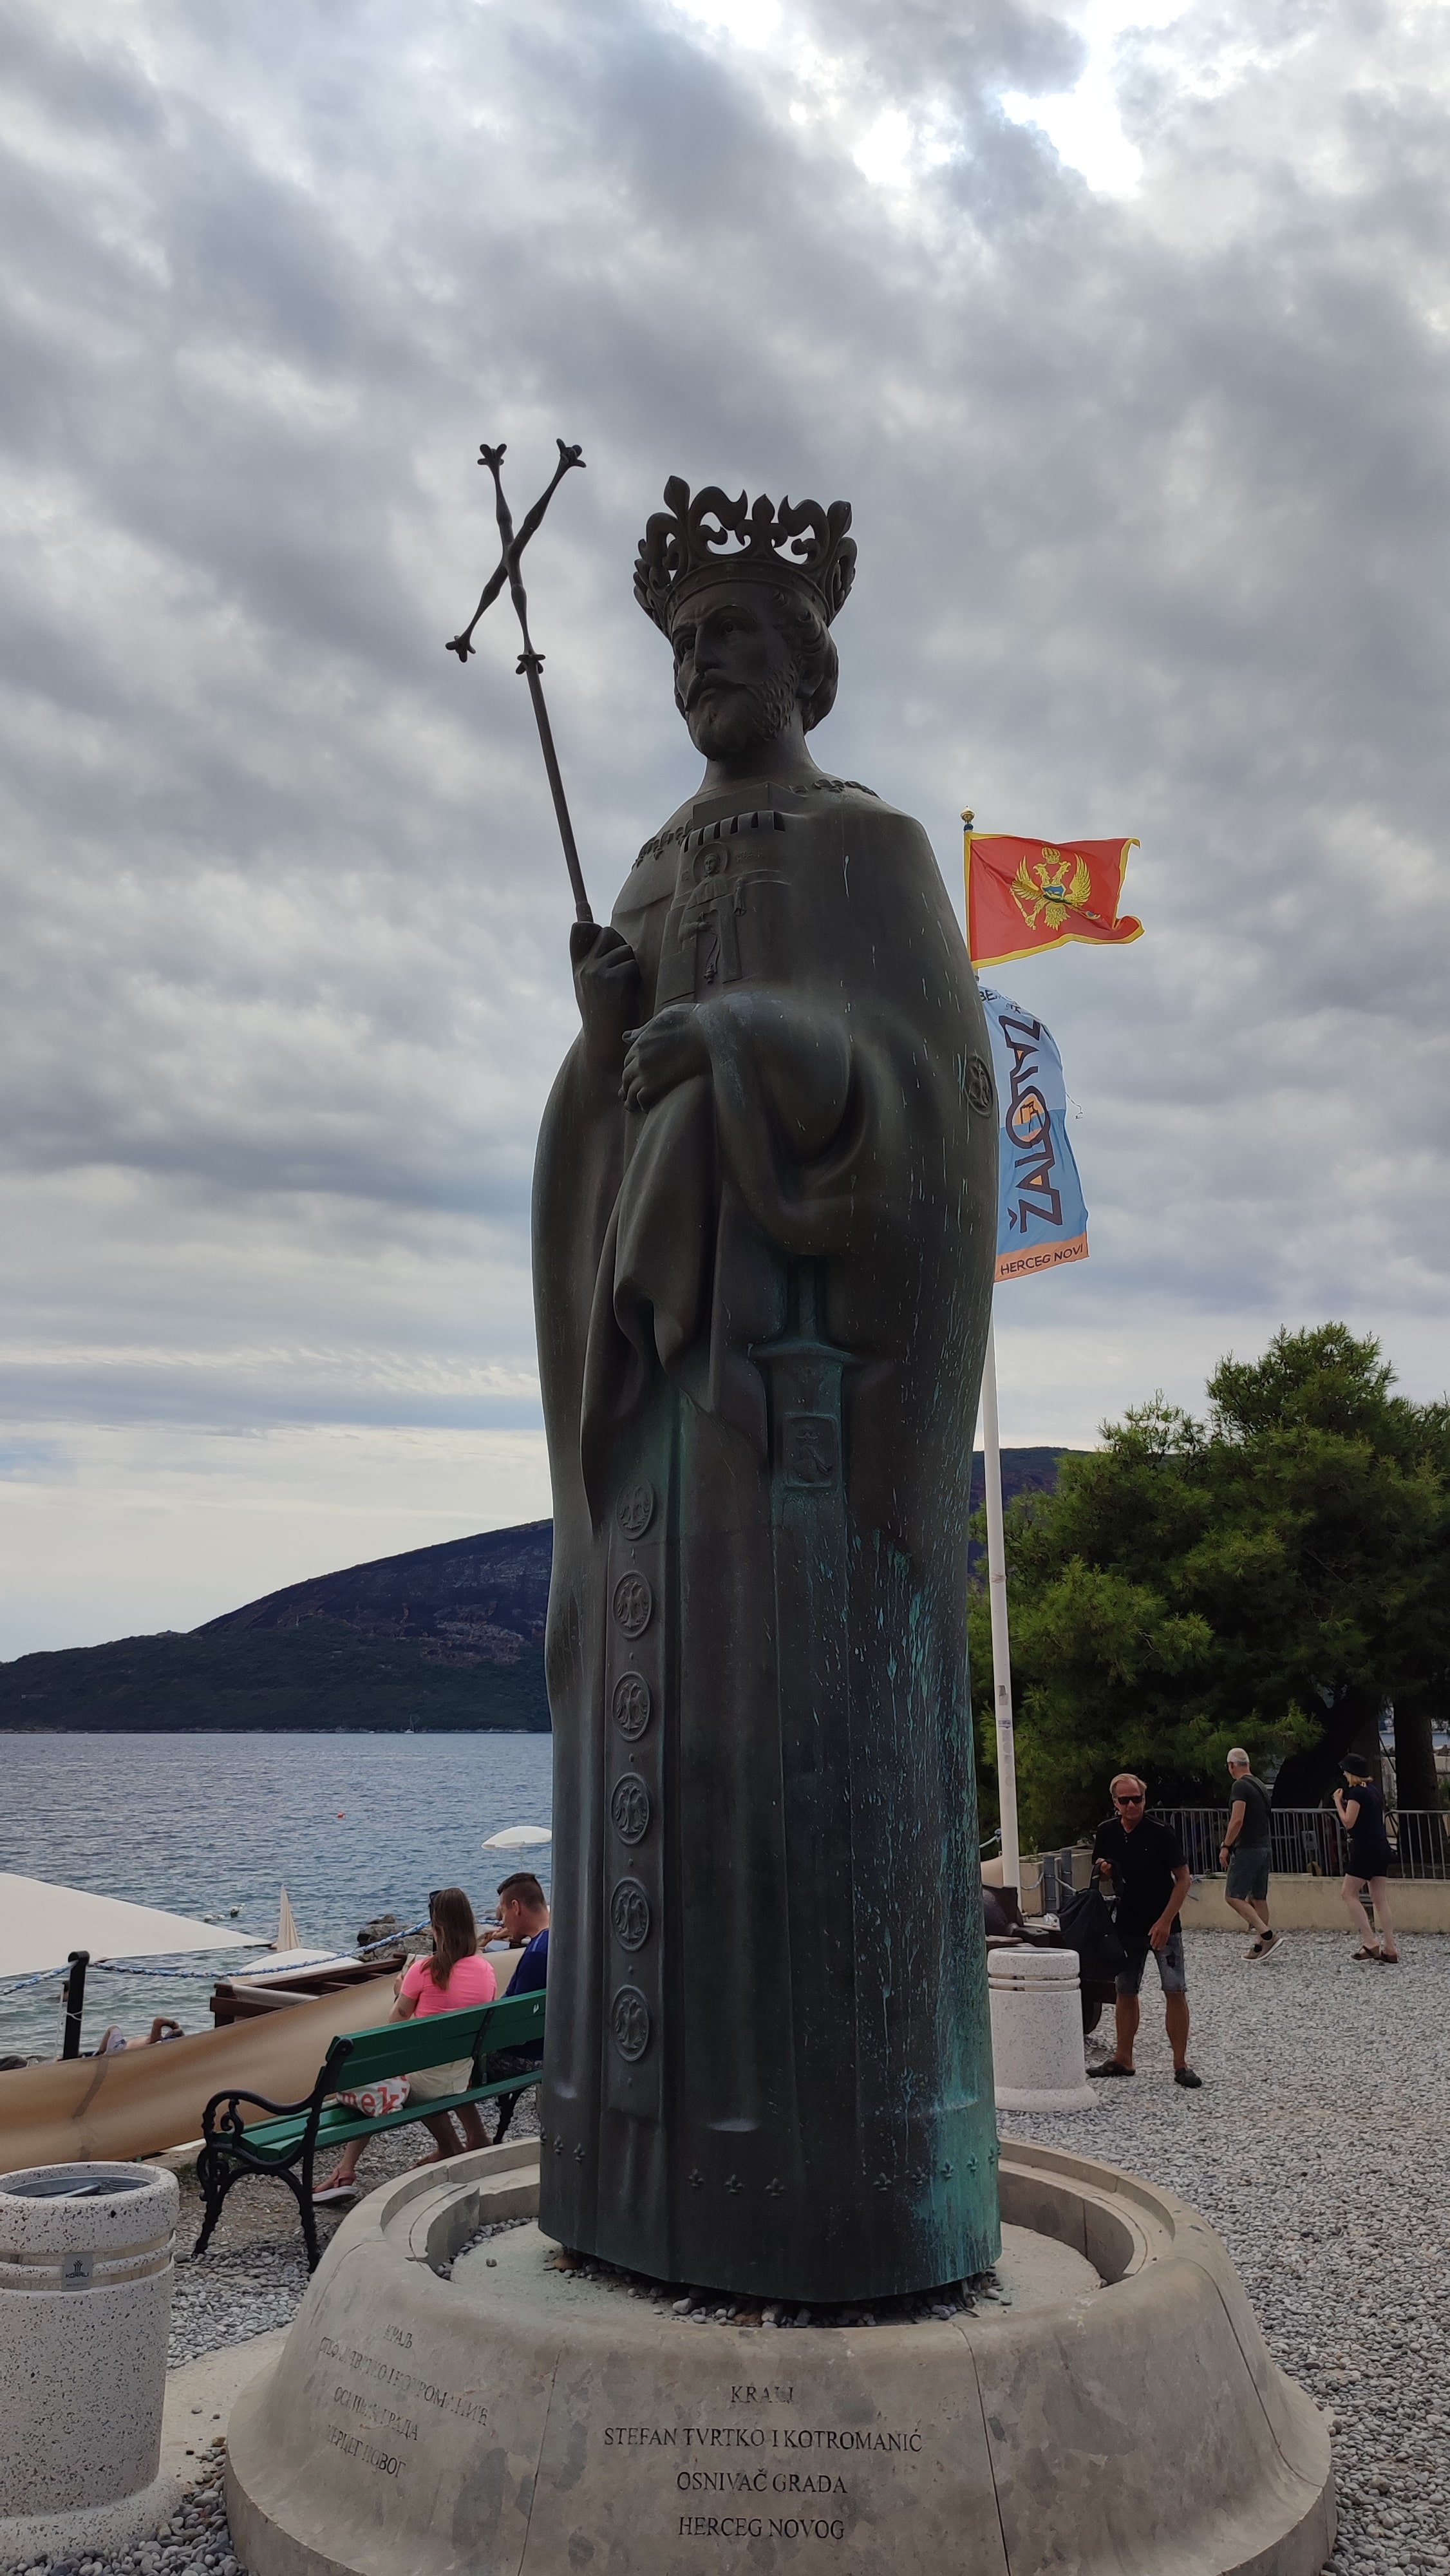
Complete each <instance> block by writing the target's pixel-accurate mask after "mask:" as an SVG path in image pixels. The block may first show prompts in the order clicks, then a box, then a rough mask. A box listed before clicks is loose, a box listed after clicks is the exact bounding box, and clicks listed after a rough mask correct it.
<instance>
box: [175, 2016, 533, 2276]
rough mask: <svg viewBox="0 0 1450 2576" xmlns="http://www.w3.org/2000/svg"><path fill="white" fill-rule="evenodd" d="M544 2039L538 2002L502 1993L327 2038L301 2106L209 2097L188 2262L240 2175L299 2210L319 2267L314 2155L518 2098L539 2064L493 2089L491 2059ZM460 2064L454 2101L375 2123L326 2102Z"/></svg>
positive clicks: (501, 2079) (412, 2108)
mask: <svg viewBox="0 0 1450 2576" xmlns="http://www.w3.org/2000/svg"><path fill="white" fill-rule="evenodd" d="M543 2036H544V1997H543V1995H542V1994H541V1993H540V1994H531V1995H512V1996H511V1995H504V1996H502V1997H501V1998H500V1999H499V2001H498V2002H497V2003H491V2004H474V2005H472V2006H470V2008H469V2009H468V2011H466V2012H451V2013H423V2014H417V2013H415V2014H414V2015H413V2017H412V2019H411V2020H409V2021H390V2022H385V2023H384V2024H383V2026H382V2027H381V2029H378V2030H355V2031H353V2032H352V2033H351V2035H350V2036H349V2037H347V2038H340V2039H335V2040H333V2042H332V2044H331V2046H330V2047H329V2049H328V2052H327V2055H326V2057H325V2058H324V2060H323V2062H322V2065H321V2067H320V2068H319V2069H318V2075H317V2081H316V2083H315V2084H314V2085H313V2087H312V2090H311V2092H310V2093H309V2094H308V2096H307V2098H306V2100H305V2101H303V2102H269V2101H268V2100H267V2097H266V2095H265V2094H262V2093H243V2092H233V2093H214V2094H213V2095H212V2097H211V2100H210V2101H209V2102H208V2104H207V2106H206V2109H205V2111H204V2113H203V2114H202V2124H201V2126H202V2137H203V2140H204V2144H203V2146H202V2151H201V2154H200V2155H199V2156H198V2157H197V2160H196V2178H197V2181H198V2183H199V2185H200V2186H201V2193H202V2198H203V2200H204V2202H205V2204H206V2216H205V2219H204V2220H203V2222H202V2230H201V2234H200V2235H199V2236H198V2238H197V2240H196V2244H195V2246H194V2247H193V2249H192V2259H193V2261H194V2260H195V2259H196V2256H197V2255H199V2254H204V2253H205V2252H206V2249H207V2245H208V2243H209V2241H210V2238H211V2233H212V2230H213V2228H214V2227H215V2225H216V2223H217V2220H218V2219H219V2218H220V2216H221V2214H222V2204H223V2202H224V2201H225V2199H226V2196H227V2193H228V2192H229V2191H230V2190H231V2188H232V2185H233V2183H236V2182H240V2181H241V2180H242V2178H243V2176H244V2175H246V2174H262V2175H265V2176H269V2177H271V2178H272V2179H274V2180H276V2181H278V2182H284V2183H285V2184H286V2185H287V2188H288V2190H289V2191H290V2192H291V2194H292V2196H293V2198H294V2200H295V2201H296V2203H297V2207H298V2211H299V2213H300V2215H301V2219H302V2234H303V2237H304V2239H305V2242H306V2246H307V2261H308V2266H309V2268H310V2269H311V2270H313V2271H315V2270H316V2268H317V2262H318V2252H319V2248H318V2243H317V2218H316V2213H315V2211H314V2209H313V2205H312V2187H313V2172H314V2167H315V2164H316V2159H317V2151H318V2149H319V2147H321V2148H323V2149H325V2150H326V2152H327V2153H328V2154H331V2153H332V2151H333V2149H334V2148H337V2147H344V2146H346V2144H347V2142H348V2140H349V2138H371V2137H373V2136H375V2135H376V2133H377V2132H378V2131H379V2130H380V2129H398V2128H404V2127H406V2126H407V2124H408V2122H409V2121H418V2120H421V2119H423V2118H424V2117H425V2116H426V2117H427V2118H428V2119H433V2118H434V2117H436V2115H437V2114H438V2113H439V2112H440V2111H459V2110H462V2109H463V2108H464V2106H465V2105H466V2104H468V2103H470V2102H487V2101H489V2100H490V2099H491V2098H492V2097H493V2096H494V2095H495V2094H502V2093H522V2092H526V2091H527V2090H528V2087H529V2086H530V2085H531V2084H537V2082H538V2080H539V2077H540V2075H541V2074H542V2073H543V2067H542V2065H539V2066H536V2067H535V2068H534V2070H533V2071H532V2072H530V2071H529V2070H528V2069H527V2068H520V2067H515V2068H514V2069H513V2070H512V2071H511V2072H510V2073H509V2074H507V2075H499V2076H495V2077H494V2078H493V2080H492V2081H491V2082H490V2080H489V2077H488V2060H489V2058H490V2057H493V2056H496V2055H497V2054H498V2053H499V2052H500V2051H502V2050H505V2049H507V2050H510V2051H517V2050H519V2049H525V2048H532V2047H535V2046H537V2045H538V2044H539V2043H540V2042H541V2041H542V2039H543ZM465 2057H466V2058H467V2059H468V2061H469V2080H468V2083H467V2084H466V2085H465V2087H464V2089H463V2091H462V2092H461V2093H447V2094H443V2095H440V2096H439V2097H438V2099H437V2100H430V2101H427V2102H405V2103H404V2105H403V2108H402V2109H401V2111H383V2112H379V2113H376V2114H374V2115H372V2116H369V2114H368V2113H367V2112H365V2111H357V2110H354V2109H353V2108H352V2106H351V2105H350V2104H349V2103H346V2102H336V2101H333V2100H332V2099H331V2098H330V2097H331V2096H332V2095H333V2094H335V2093H336V2092H337V2091H338V2089H339V2087H340V2086H342V2085H346V2087H347V2089H348V2091H349V2092H350V2093H360V2092H362V2091H363V2090H364V2089H365V2088H366V2087H367V2086H369V2085H372V2084H378V2083H381V2082H382V2080H383V2078H384V2077H385V2076H389V2075H416V2074H417V2073H418V2071H419V2069H420V2068H422V2067H425V2066H448V2065H451V2064H452V2063H453V2062H454V2061H455V2060H462V2059H463V2058H465ZM244 2103H246V2104H248V2105H250V2106H251V2108H252V2109H253V2110H257V2111H264V2112H266V2113H268V2114H269V2115H270V2116H269V2117H267V2118H266V2119H262V2120H256V2119H254V2120H250V2121H248V2120H247V2119H245V2118H244V2116H243V2111H242V2105H243V2104H244Z"/></svg>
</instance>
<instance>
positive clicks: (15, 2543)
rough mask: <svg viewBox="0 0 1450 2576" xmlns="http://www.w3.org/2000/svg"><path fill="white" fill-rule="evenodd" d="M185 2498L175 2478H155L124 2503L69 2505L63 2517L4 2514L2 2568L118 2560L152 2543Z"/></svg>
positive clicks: (0, 2535)
mask: <svg viewBox="0 0 1450 2576" xmlns="http://www.w3.org/2000/svg"><path fill="white" fill-rule="evenodd" d="M179 2493H180V2488H179V2487H178V2485H177V2483H176V2480H175V2478H173V2477H159V2478H153V2479H152V2481H151V2484H150V2485H149V2486H147V2487H140V2488H138V2489H137V2491H136V2493H135V2495H128V2496H122V2498H121V2500H120V2502H119V2504H82V2505H72V2506H68V2507H67V2508H66V2509H65V2510H64V2511H63V2512H60V2513H8V2514H0V2567H33V2566H34V2565H35V2563H36V2561H37V2559H41V2558H49V2559H51V2560H52V2561H54V2562H55V2563H57V2564H58V2563H59V2562H61V2561H62V2560H65V2559H70V2560H78V2559H82V2558H118V2557H120V2555H121V2554H122V2552H123V2551H125V2550H128V2549H134V2548H135V2546H136V2543H137V2541H138V2540H148V2539H149V2538H150V2536H151V2534H152V2532H153V2531H154V2530H155V2529H156V2526H157V2524H158V2522H164V2521H165V2520H166V2517H167V2515H168V2513H169V2512H170V2511H171V2508H172V2506H173V2505H174V2504H175V2502H176V2499H177V2496H178V2495H179Z"/></svg>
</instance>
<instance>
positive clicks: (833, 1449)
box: [780, 1413, 841, 1485]
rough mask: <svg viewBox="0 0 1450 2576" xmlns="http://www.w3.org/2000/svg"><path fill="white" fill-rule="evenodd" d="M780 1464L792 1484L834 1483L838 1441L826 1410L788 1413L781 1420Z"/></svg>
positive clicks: (839, 1458) (838, 1451) (837, 1464)
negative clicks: (823, 1411) (821, 1411)
mask: <svg viewBox="0 0 1450 2576" xmlns="http://www.w3.org/2000/svg"><path fill="white" fill-rule="evenodd" d="M780 1455H781V1465H782V1467H783V1468H784V1470H785V1476H786V1481H787V1483H788V1484H792V1485H833V1484H834V1483H835V1481H836V1478H837V1476H838V1474H839V1473H840V1463H841V1445H840V1441H839V1439H838V1437H837V1433H836V1426H835V1423H834V1422H833V1421H832V1419H831V1416H830V1415H829V1413H788V1414H787V1415H786V1416H785V1419H784V1421H783V1422H782V1424H781V1435H780Z"/></svg>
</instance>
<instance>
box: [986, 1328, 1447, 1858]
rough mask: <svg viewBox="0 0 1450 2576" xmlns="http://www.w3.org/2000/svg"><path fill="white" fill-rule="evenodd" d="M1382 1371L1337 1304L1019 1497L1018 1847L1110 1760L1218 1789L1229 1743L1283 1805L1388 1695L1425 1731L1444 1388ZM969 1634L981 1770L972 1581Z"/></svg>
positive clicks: (1014, 1531)
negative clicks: (1271, 1776) (1187, 1407)
mask: <svg viewBox="0 0 1450 2576" xmlns="http://www.w3.org/2000/svg"><path fill="white" fill-rule="evenodd" d="M1393 1386H1394V1373H1393V1370H1392V1369H1391V1368H1390V1366H1389V1364H1388V1362H1387V1361H1386V1360H1385V1359H1384V1358H1383V1356H1382V1353H1381V1350H1380V1346H1379V1344H1378V1342H1377V1341H1375V1340H1374V1339H1372V1338H1369V1337H1359V1336H1356V1335H1355V1334H1353V1333H1352V1332H1350V1331H1349V1329H1348V1327H1347V1326H1345V1325H1343V1324H1332V1323H1331V1324H1324V1325H1321V1326H1319V1327H1318V1328H1317V1329H1314V1330H1310V1331H1304V1332H1289V1331H1284V1332H1280V1333H1278V1334H1276V1335H1275V1338H1274V1340H1273V1341H1272V1342H1271V1344H1270V1346H1269V1348H1268V1350H1267V1351H1266V1352H1265V1354H1264V1356H1263V1357H1262V1358H1261V1359H1259V1360H1252V1361H1241V1360H1238V1359H1236V1358H1234V1357H1233V1356H1232V1355H1230V1356H1229V1357H1227V1358H1226V1359H1224V1360H1223V1361H1222V1362H1221V1363H1220V1365H1219V1367H1218V1368H1217V1369H1216V1370H1215V1372H1214V1374H1213V1376H1212V1377H1211V1378H1210V1379H1209V1382H1208V1388H1207V1395H1208V1406H1207V1412H1206V1416H1205V1418H1203V1419H1202V1420H1200V1419H1197V1418H1196V1417H1194V1416H1193V1415H1191V1414H1189V1413H1187V1412H1185V1411H1183V1410H1181V1409H1180V1408H1178V1407H1176V1406H1174V1405H1170V1404H1167V1403H1165V1401H1164V1400H1163V1398H1162V1397H1161V1396H1156V1397H1154V1399H1153V1400H1152V1401H1151V1402H1150V1403H1147V1404H1144V1405H1141V1406H1138V1407H1136V1408H1135V1409H1134V1410H1132V1411H1131V1412H1129V1413H1128V1415H1127V1416H1126V1418H1125V1419H1124V1420H1123V1421H1122V1422H1118V1423H1108V1424H1105V1425H1104V1426H1103V1431H1102V1442H1103V1445H1102V1447H1101V1448H1100V1449H1098V1450H1095V1451H1093V1452H1091V1453H1090V1454H1088V1455H1085V1456H1084V1455H1079V1456H1077V1457H1075V1458H1064V1460H1063V1461H1062V1465H1061V1470H1060V1476H1059V1482H1058V1486H1057V1490H1056V1492H1055V1493H1053V1494H1042V1495H1031V1496H1026V1497H1023V1498H1022V1499H1021V1500H1020V1501H1018V1502H1017V1503H1015V1504H1013V1505H1012V1507H1011V1509H1010V1511H1009V1514H1008V1521H1007V1558H1008V1599H1009V1605H1010V1615H1011V1627H1012V1664H1013V1683H1014V1697H1015V1699H1016V1703H1017V1708H1018V1728H1017V1740H1018V1788H1019V1803H1020V1810H1021V1825H1022V1837H1023V1844H1024V1848H1028V1849H1030V1848H1032V1847H1033V1845H1034V1844H1036V1845H1038V1846H1039V1847H1040V1846H1042V1845H1044V1844H1045V1845H1048V1846H1051V1845H1054V1844H1057V1843H1060V1842H1064V1841H1067V1840H1070V1839H1071V1838H1072V1837H1073V1836H1074V1835H1076V1834H1078V1833H1080V1832H1082V1831H1085V1830H1086V1829H1088V1828H1089V1827H1090V1826H1091V1824H1092V1823H1093V1822H1094V1820H1095V1819H1096V1818H1097V1817H1099V1816H1100V1815H1102V1814H1103V1813H1104V1812H1105V1811H1106V1804H1107V1797H1106V1792H1107V1781H1108V1777H1109V1775H1110V1773H1111V1772H1113V1771H1115V1770H1119V1769H1122V1768H1125V1767H1126V1768H1132V1769H1137V1770H1141V1771H1142V1772H1144V1774H1145V1775H1146V1776H1147V1778H1148V1780H1149V1782H1150V1794H1151V1795H1152V1796H1153V1797H1154V1798H1155V1800H1161V1801H1163V1802H1165V1803H1176V1802H1180V1801H1181V1802H1183V1803H1190V1802H1197V1801H1200V1800H1204V1801H1210V1802H1218V1801H1220V1800H1222V1798H1223V1797H1224V1794H1225V1787H1224V1783H1225V1771H1224V1756H1225V1754H1226V1753H1227V1751H1228V1748H1229V1746H1230V1745H1231V1744H1235V1743H1242V1744H1243V1745H1244V1746H1245V1747H1246V1748H1247V1750H1248V1751H1249V1753H1250V1754H1251V1756H1252V1757H1253V1759H1254V1761H1255V1765H1256V1767H1258V1768H1263V1767H1265V1766H1268V1767H1269V1768H1272V1767H1273V1766H1274V1765H1275V1764H1276V1763H1277V1764H1281V1765H1282V1769H1281V1770H1280V1773H1279V1777H1278V1780H1277V1781H1276V1785H1275V1795H1276V1800H1277V1802H1278V1803H1279V1804H1281V1805H1286V1806H1317V1805H1318V1804H1319V1803H1320V1802H1321V1800H1322V1798H1323V1797H1324V1795H1325V1794H1326V1791H1327V1788H1328V1786H1329V1784H1330V1783H1331V1781H1332V1780H1333V1778H1334V1776H1335V1773H1336V1766H1337V1764H1338V1761H1339V1759H1340V1757H1341V1755H1342V1754H1343V1753H1345V1752H1346V1751H1347V1750H1349V1748H1350V1747H1351V1746H1359V1747H1369V1746H1371V1745H1373V1744H1374V1743H1375V1741H1376V1732H1377V1727H1378V1719H1379V1711H1380V1709H1381V1707H1382V1705H1383V1704H1384V1702H1385V1700H1386V1699H1389V1700H1391V1701H1393V1702H1394V1704H1395V1707H1396V1712H1397V1726H1398V1725H1399V1724H1400V1723H1401V1722H1402V1720H1403V1724H1404V1728H1405V1734H1406V1741H1407V1755H1406V1759H1407V1760H1408V1761H1414V1760H1417V1759H1419V1757H1420V1756H1421V1754H1423V1753H1424V1751H1425V1749H1426V1748H1427V1747H1428V1741H1429V1726H1430V1722H1431V1719H1432V1717H1433V1716H1435V1715H1438V1714H1441V1713H1443V1711H1444V1709H1445V1707H1446V1704H1447V1697H1450V1690H1447V1678H1450V1410H1447V1407H1446V1405H1445V1404H1444V1403H1443V1402H1442V1403H1439V1404H1433V1405H1416V1404H1413V1403H1411V1402H1410V1401H1409V1400H1408V1399H1407V1398H1405V1397H1404V1396H1400V1395H1396V1394H1395V1393H1394V1392H1393ZM972 1655H973V1684H974V1696H975V1699H976V1704H977V1707H978V1709H979V1711H980V1722H979V1740H980V1741H981V1742H982V1745H983V1751H984V1757H985V1760H986V1764H987V1766H988V1771H989V1773H990V1766H991V1764H992V1761H993V1759H994V1745H993V1741H992V1722H991V1699H992V1690H991V1643H990V1630H989V1623H988V1616H987V1604H986V1599H985V1582H984V1580H983V1582H982V1583H981V1585H980V1587H979V1596H978V1598H977V1600H976V1601H975V1602H974V1603H973V1612H972ZM1422 1739H1423V1742H1422ZM1429 1776H1431V1775H1430V1773H1429V1772H1428V1770H1427V1768H1426V1764H1425V1762H1424V1761H1423V1760H1421V1761H1420V1768H1419V1770H1418V1772H1417V1774H1416V1777H1417V1779H1418V1780H1419V1781H1420V1782H1421V1783H1423V1780H1424V1779H1425V1778H1426V1777H1429ZM983 1785H984V1807H986V1808H987V1809H988V1810H990V1809H991V1807H992V1806H993V1805H994V1791H995V1782H994V1781H992V1780H991V1779H990V1777H989V1778H988V1779H987V1780H984V1784H983ZM1430 1795H1431V1796H1433V1787H1432V1788H1431V1792H1430ZM1400 1796H1401V1800H1402V1803H1406V1804H1414V1803H1428V1802H1429V1801H1428V1798H1422V1799H1421V1800H1419V1801H1417V1800H1416V1799H1415V1798H1413V1797H1411V1796H1409V1795H1407V1784H1406V1782H1405V1781H1404V1780H1402V1781H1401V1784H1400Z"/></svg>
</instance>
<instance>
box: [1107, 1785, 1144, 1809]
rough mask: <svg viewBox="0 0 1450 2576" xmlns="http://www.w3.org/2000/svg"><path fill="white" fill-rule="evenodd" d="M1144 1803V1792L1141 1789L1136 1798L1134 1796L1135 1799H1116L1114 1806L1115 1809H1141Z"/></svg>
mask: <svg viewBox="0 0 1450 2576" xmlns="http://www.w3.org/2000/svg"><path fill="white" fill-rule="evenodd" d="M1142 1803H1143V1792H1142V1790H1141V1789H1140V1790H1139V1791H1138V1792H1137V1794H1136V1796H1134V1797H1130V1798H1114V1800H1113V1805H1114V1806H1115V1807H1141V1805H1142Z"/></svg>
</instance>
